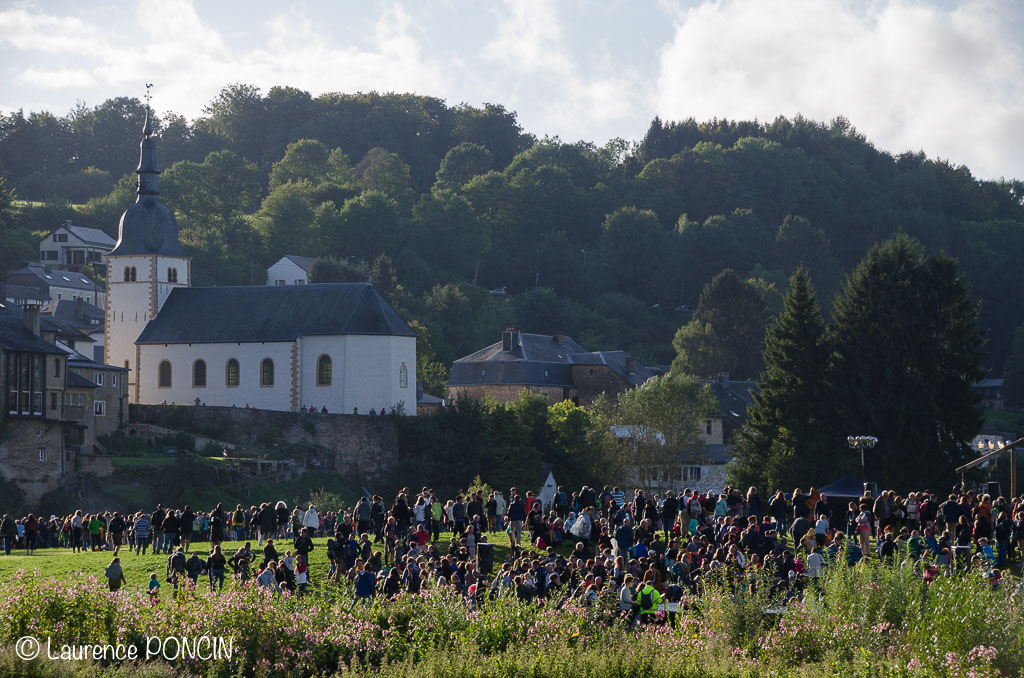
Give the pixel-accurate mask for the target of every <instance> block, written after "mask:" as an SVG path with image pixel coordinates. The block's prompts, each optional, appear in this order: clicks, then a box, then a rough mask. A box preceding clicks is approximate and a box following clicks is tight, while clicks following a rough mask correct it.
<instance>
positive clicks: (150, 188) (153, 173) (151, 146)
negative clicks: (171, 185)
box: [135, 93, 160, 197]
mask: <svg viewBox="0 0 1024 678" xmlns="http://www.w3.org/2000/svg"><path fill="white" fill-rule="evenodd" d="M147 94H148V93H147ZM149 115H150V110H149V106H148V105H147V106H146V124H144V125H143V126H142V143H141V144H139V166H138V167H137V168H136V169H135V173H136V174H138V175H139V188H138V191H137V193H138V194H139V196H140V197H141V196H143V195H160V189H159V187H158V186H157V180H156V178H157V176H158V175H159V174H160V170H158V169H157V168H156V142H155V141H154V140H153V124H152V123H151V122H150V120H149Z"/></svg>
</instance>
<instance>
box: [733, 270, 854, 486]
mask: <svg viewBox="0 0 1024 678" xmlns="http://www.w3.org/2000/svg"><path fill="white" fill-rule="evenodd" d="M830 353H831V350H830V347H829V343H828V337H827V328H826V326H825V323H824V321H823V320H822V317H821V311H820V309H819V307H818V303H817V299H816V298H815V294H814V287H813V285H812V284H811V278H810V275H809V274H808V272H807V269H805V268H802V267H801V268H798V269H797V270H796V272H794V273H793V275H792V276H791V277H790V279H789V293H788V294H787V295H786V299H785V304H784V308H783V311H782V314H781V315H780V316H779V317H778V318H776V319H775V321H774V322H773V323H772V324H771V326H770V327H769V328H768V332H767V335H766V337H765V349H764V362H765V369H764V372H762V373H761V380H760V381H761V387H760V389H759V391H758V392H756V393H754V405H753V406H752V407H748V408H747V418H746V423H745V425H744V427H743V429H742V431H741V432H740V436H739V440H738V451H739V454H738V455H737V456H738V458H737V460H736V461H735V462H734V463H733V465H732V466H731V468H730V473H731V474H732V480H733V482H735V483H737V484H739V485H740V486H746V485H757V486H760V487H762V488H764V489H777V488H789V487H804V486H809V485H815V484H819V485H820V484H821V483H822V482H823V481H825V479H826V477H827V476H828V475H829V474H834V473H835V472H836V470H837V468H840V467H841V466H842V464H837V463H836V462H835V459H834V455H835V453H836V452H839V453H841V454H846V451H845V450H844V449H843V448H842V447H841V439H839V440H835V439H830V438H829V434H828V431H827V429H826V426H827V421H828V418H829V410H830V408H831V404H830V403H829V395H830V394H829V390H828V362H829V354H830Z"/></svg>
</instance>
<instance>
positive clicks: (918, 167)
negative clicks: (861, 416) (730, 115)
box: [0, 84, 1024, 393]
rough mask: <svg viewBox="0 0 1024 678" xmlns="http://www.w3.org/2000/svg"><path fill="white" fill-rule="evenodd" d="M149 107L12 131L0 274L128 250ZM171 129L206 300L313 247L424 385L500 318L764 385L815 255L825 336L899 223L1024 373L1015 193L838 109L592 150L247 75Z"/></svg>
mask: <svg viewBox="0 0 1024 678" xmlns="http://www.w3.org/2000/svg"><path fill="white" fill-rule="evenodd" d="M144 116H145V107H144V106H143V105H142V104H141V102H139V101H138V100H137V99H131V98H123V97H122V98H118V99H112V100H109V101H106V102H103V103H102V104H100V105H99V106H96V107H94V108H89V107H87V106H85V105H80V106H78V107H76V108H75V109H74V110H72V111H71V112H69V113H68V114H67V115H66V116H63V117H58V116H55V115H53V114H51V113H46V112H33V113H27V114H26V113H24V112H21V111H19V112H15V113H12V114H10V115H6V116H0V177H2V179H3V181H4V184H3V187H2V188H3V191H2V192H0V268H2V269H3V270H4V271H9V270H12V269H13V268H14V267H16V266H17V265H18V263H19V262H20V261H21V260H28V259H35V258H36V257H37V243H38V236H39V235H40V233H41V232H45V231H47V230H49V229H51V228H53V227H55V226H56V225H58V224H59V223H61V221H62V220H63V219H72V220H73V221H74V222H75V223H76V224H79V225H82V226H90V227H95V228H100V229H102V230H104V231H106V232H107V233H110V234H111V235H114V236H116V232H117V222H118V219H119V217H120V214H121V213H122V212H123V211H124V209H125V208H126V207H127V206H128V205H129V204H130V203H131V202H132V201H133V199H134V180H135V178H134V174H132V173H131V171H130V170H132V169H134V167H135V165H136V163H137V153H138V143H139V139H140V130H141V128H142V122H143V119H144ZM157 129H158V130H159V132H158V136H159V141H158V146H157V148H158V154H159V155H158V162H159V165H160V167H161V168H162V169H163V170H164V173H163V175H162V176H161V184H160V185H161V191H162V193H163V200H164V202H165V203H166V204H167V205H168V206H170V207H171V208H172V209H174V210H175V211H176V213H177V217H178V223H179V225H180V227H181V239H182V243H183V245H184V247H185V249H186V250H187V251H188V252H189V254H190V255H192V256H193V257H194V276H193V283H194V284H196V285H237V284H251V283H256V284H260V283H262V282H263V281H264V280H265V268H266V266H268V265H269V264H270V263H272V262H274V261H276V260H277V259H278V258H279V257H280V256H281V255H283V254H299V255H306V256H312V257H320V258H321V261H319V262H317V264H316V265H315V269H314V272H313V277H314V278H315V279H316V280H320V281H340V280H366V279H367V277H369V278H370V279H371V280H372V281H373V282H374V283H375V285H376V286H377V287H378V288H379V289H380V290H381V292H382V293H383V294H385V296H386V297H387V298H388V299H389V301H391V303H392V304H393V305H394V306H395V307H396V308H397V309H398V310H399V312H400V313H401V314H402V315H403V316H404V317H405V318H406V319H408V320H410V321H415V324H414V326H415V327H416V329H417V331H418V332H419V335H420V339H421V342H420V349H421V354H422V357H421V362H422V363H423V364H422V365H421V370H422V372H421V373H422V374H425V375H428V378H427V384H428V387H429V390H432V391H434V392H438V390H439V389H440V387H441V385H442V384H443V382H444V379H445V374H444V368H443V365H444V364H448V363H450V362H451V361H452V360H454V359H455V358H458V357H460V356H462V355H465V354H468V353H470V352H471V351H474V350H476V349H478V348H480V347H482V346H485V345H487V344H489V343H493V342H494V341H496V340H497V338H498V337H499V333H500V331H501V329H502V328H504V327H509V326H515V327H520V328H523V329H524V330H529V331H532V332H546V333H552V332H566V333H569V334H570V335H572V336H573V337H574V338H575V339H576V340H578V341H579V342H581V343H582V344H583V345H584V346H585V347H587V348H588V349H590V350H600V349H617V348H622V349H625V350H628V351H630V352H631V353H632V354H634V355H635V356H636V357H637V358H638V359H640V360H642V361H646V362H648V363H657V364H669V363H674V364H675V365H676V366H677V367H679V368H680V369H683V370H684V371H686V372H690V373H694V374H697V375H700V376H705V375H711V374H715V373H717V372H724V371H728V372H730V373H732V374H733V375H734V376H736V377H738V378H757V377H758V376H759V375H760V374H761V372H762V370H763V369H764V368H765V364H764V359H763V357H762V351H763V349H764V337H765V330H766V329H767V328H768V327H769V325H770V322H771V320H772V318H774V317H776V316H777V315H778V314H779V313H781V312H782V310H783V298H784V296H785V295H786V294H787V292H788V291H789V277H790V276H791V275H792V274H793V273H794V272H795V271H796V270H797V269H798V268H799V267H800V266H801V265H802V266H803V267H804V268H805V270H806V278H807V280H808V281H809V284H810V286H811V287H813V290H814V291H815V292H816V297H817V300H818V302H819V303H820V306H821V313H822V316H823V318H824V319H825V321H827V320H829V319H831V318H832V317H833V316H835V317H836V318H837V322H843V323H848V322H852V319H851V317H850V314H856V313H858V312H859V311H857V310H856V309H852V308H841V309H836V310H834V309H833V304H832V301H833V298H834V297H835V296H836V295H837V293H838V292H839V291H840V290H841V286H842V283H843V280H844V278H845V276H846V275H847V274H849V273H851V272H852V271H853V270H854V267H855V266H856V265H857V263H858V261H860V260H861V259H862V258H863V257H864V256H865V254H866V253H867V252H868V250H869V249H870V248H871V247H872V246H873V245H875V244H876V243H878V242H881V241H884V240H886V239H888V238H890V236H892V235H893V234H896V233H903V234H905V235H907V236H909V237H910V238H912V239H914V240H915V241H917V242H919V243H920V244H921V247H922V248H923V250H922V252H923V254H924V255H927V256H931V255H938V254H941V253H945V254H946V255H949V256H950V257H952V258H954V259H956V260H957V261H958V263H959V267H960V271H961V272H962V273H963V274H964V278H965V283H966V284H967V285H968V286H969V287H968V289H969V293H970V294H971V295H973V296H975V297H977V298H979V299H980V300H981V302H982V303H981V308H980V312H979V315H978V327H979V328H981V329H982V330H983V331H984V333H985V336H986V338H987V343H986V345H985V347H984V350H985V354H984V356H983V359H982V365H983V367H984V368H985V369H986V370H988V371H989V373H990V374H991V376H1002V375H1003V371H1004V367H1005V365H1006V364H1007V361H1008V360H1009V363H1010V365H1011V367H1013V369H1012V370H1011V374H1012V375H1017V374H1022V373H1024V371H1022V370H1020V368H1019V365H1020V364H1022V363H1024V355H1020V353H1021V351H1022V350H1024V342H1021V340H1020V336H1021V335H1020V332H1021V330H1019V329H1018V327H1017V326H1018V325H1019V323H1020V320H1019V319H1020V318H1021V317H1024V293H1022V292H1024V289H1022V284H1021V281H1020V277H1019V276H1017V275H1015V274H1014V273H1015V267H1014V266H1013V257H1014V256H1015V255H1014V252H1019V251H1022V250H1024V205H1022V199H1024V182H1022V181H1019V180H1013V181H999V182H995V181H979V180H977V179H975V178H974V177H973V176H972V175H971V172H970V170H969V169H968V168H966V167H961V166H954V165H952V164H950V163H948V162H945V161H942V160H935V159H930V158H928V157H927V156H926V155H925V153H923V152H910V153H903V154H900V155H892V154H890V153H887V152H885V151H882V150H879V149H877V148H875V147H874V146H873V145H872V144H871V143H870V142H869V141H868V140H867V139H865V138H864V137H863V135H861V134H860V133H858V132H857V131H856V129H854V127H853V126H852V125H851V124H850V123H849V122H848V121H846V120H844V119H841V118H840V119H836V120H833V121H831V122H829V123H821V122H815V121H811V120H806V119H803V118H799V117H798V118H795V119H787V118H778V119H776V120H774V121H772V122H770V123H765V122H736V121H728V120H712V121H706V122H697V121H695V120H685V121H681V122H665V121H661V120H659V119H655V120H654V121H653V122H652V123H651V126H650V128H649V130H648V132H647V134H646V136H645V137H644V139H643V140H642V141H640V142H639V143H635V144H634V143H630V142H626V141H623V140H621V139H616V140H612V141H610V142H608V143H607V144H605V145H604V146H597V145H595V144H593V143H589V142H586V141H578V142H571V143H570V142H566V141H563V140H561V139H558V138H545V139H538V138H537V137H535V136H534V135H532V134H530V133H529V131H528V130H524V129H522V127H521V126H520V125H519V123H518V122H517V119H516V115H515V113H514V112H512V111H509V110H507V109H505V108H504V107H502V106H501V105H486V106H483V107H482V108H477V107H473V106H469V105H465V104H462V105H456V106H451V105H448V104H447V103H446V102H444V101H442V100H440V99H436V98H432V97H426V96H416V95H409V94H377V93H369V94H325V95H322V96H318V97H313V96H311V95H310V94H309V93H307V92H304V91H301V90H298V89H294V88H289V87H275V88H273V89H271V90H270V91H268V92H266V93H263V92H261V91H260V90H259V89H257V88H256V87H253V86H249V85H241V84H236V85H230V86H228V87H225V88H224V90H223V91H222V92H221V93H220V95H219V96H218V97H216V98H215V99H214V100H213V101H211V102H210V103H209V105H208V106H207V107H206V109H205V111H204V114H203V115H202V116H201V117H199V118H198V119H196V120H195V121H192V122H189V121H188V120H186V119H184V118H183V117H182V116H180V115H177V114H175V113H173V112H166V113H164V114H162V115H160V116H158V120H157ZM950 284H952V283H950ZM495 288H505V290H506V291H507V295H504V296H502V295H492V294H490V290H492V289H495ZM854 317H855V316H854ZM823 322H824V321H823ZM1015 332H1016V340H1015ZM1008 376H1011V375H1010V374H1008ZM1007 388H1008V392H1010V393H1020V392H1024V386H1021V385H1017V386H1016V387H1014V386H1013V384H1012V383H1008V384H1007ZM1013 388H1016V389H1017V390H1013Z"/></svg>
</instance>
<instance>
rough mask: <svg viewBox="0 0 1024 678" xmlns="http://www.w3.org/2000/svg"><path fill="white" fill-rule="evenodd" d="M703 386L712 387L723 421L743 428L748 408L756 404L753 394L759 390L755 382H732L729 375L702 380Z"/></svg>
mask: <svg viewBox="0 0 1024 678" xmlns="http://www.w3.org/2000/svg"><path fill="white" fill-rule="evenodd" d="M700 381H701V383H702V384H707V385H709V386H710V387H711V391H712V392H713V393H714V394H715V398H716V399H717V400H718V408H719V411H718V414H719V416H720V417H722V420H723V421H724V422H726V423H728V424H731V425H733V426H737V427H739V426H743V423H744V422H745V421H746V420H747V408H748V407H750V406H751V405H753V404H754V396H753V394H754V393H756V392H757V391H758V390H759V386H758V384H757V382H755V381H731V380H730V379H729V375H727V374H726V375H721V376H719V377H718V378H717V379H701V380H700Z"/></svg>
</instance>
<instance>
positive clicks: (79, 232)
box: [47, 222, 115, 249]
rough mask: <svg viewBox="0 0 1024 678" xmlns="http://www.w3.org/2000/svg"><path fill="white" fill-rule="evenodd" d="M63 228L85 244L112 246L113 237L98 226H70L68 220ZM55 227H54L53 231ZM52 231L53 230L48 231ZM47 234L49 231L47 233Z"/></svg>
mask: <svg viewBox="0 0 1024 678" xmlns="http://www.w3.org/2000/svg"><path fill="white" fill-rule="evenodd" d="M63 227H64V228H66V229H68V230H69V231H71V233H73V234H74V235H75V237H77V238H78V239H79V240H81V241H82V242H84V243H85V244H86V245H95V246H96V247H106V248H108V249H109V248H111V247H113V246H114V244H115V243H114V239H113V238H111V237H110V236H109V235H107V234H106V233H104V232H103V231H101V230H100V229H98V228H86V227H85V226H72V225H71V223H70V222H68V223H66V224H64V226H63ZM55 230H57V229H54V231H55ZM50 233H53V231H50ZM47 235H49V233H48V234H47Z"/></svg>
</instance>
